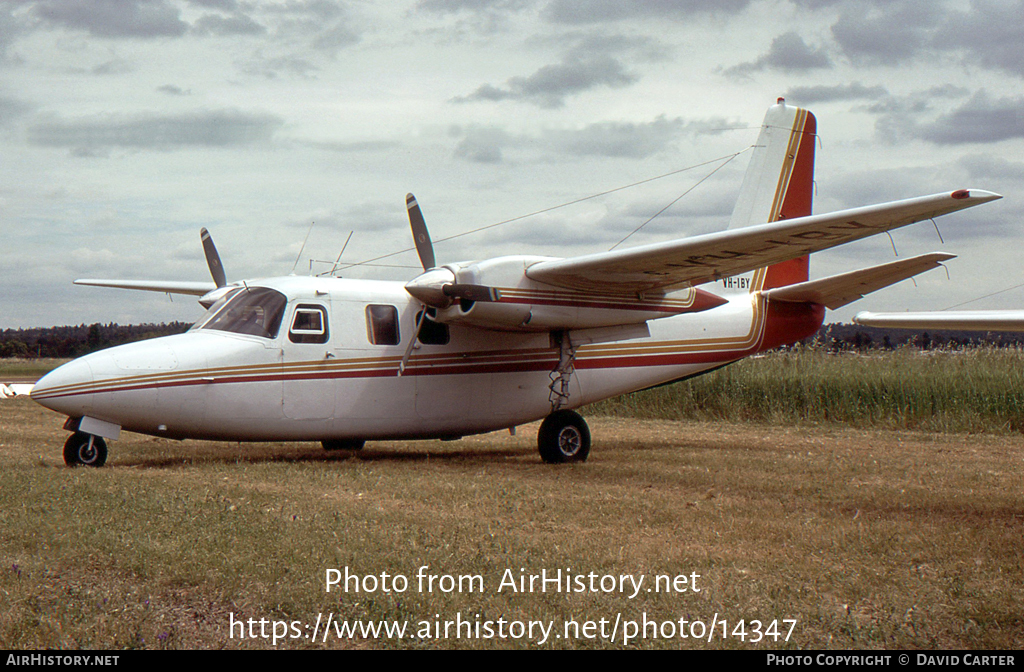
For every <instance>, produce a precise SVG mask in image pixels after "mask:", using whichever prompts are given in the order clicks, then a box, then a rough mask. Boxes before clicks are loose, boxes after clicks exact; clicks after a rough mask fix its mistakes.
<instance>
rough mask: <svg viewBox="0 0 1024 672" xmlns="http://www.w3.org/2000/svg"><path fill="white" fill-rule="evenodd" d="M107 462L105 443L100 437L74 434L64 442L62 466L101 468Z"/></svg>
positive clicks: (81, 433)
mask: <svg viewBox="0 0 1024 672" xmlns="http://www.w3.org/2000/svg"><path fill="white" fill-rule="evenodd" d="M106 461H107V442H106V441H104V440H103V437H101V436H94V435H92V434H86V433H85V432H75V433H74V434H72V435H71V436H69V437H68V440H67V441H65V442H64V464H66V465H68V466H69V467H77V466H78V465H80V464H82V465H85V466H87V467H102V466H103V465H104V464H105V463H106Z"/></svg>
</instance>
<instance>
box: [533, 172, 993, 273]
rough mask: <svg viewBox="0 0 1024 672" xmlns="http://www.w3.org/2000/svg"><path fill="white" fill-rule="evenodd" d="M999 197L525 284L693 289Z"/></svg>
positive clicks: (910, 205)
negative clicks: (689, 286)
mask: <svg viewBox="0 0 1024 672" xmlns="http://www.w3.org/2000/svg"><path fill="white" fill-rule="evenodd" d="M997 198H1002V197H1001V196H1000V195H999V194H994V193H992V192H989V191H981V190H977V189H970V190H967V189H961V190H958V191H953V192H945V193H941V194H934V195H932V196H922V197H920V198H911V199H907V200H904V201H895V202H892V203H883V204H880V205H871V206H867V207H863V208H854V209H852V210H843V211H840V212H833V213H829V214H825V215H811V216H808V217H797V218H794V219H787V220H782V221H779V222H774V223H771V224H760V225H758V226H749V227H745V228H740V229H733V230H728V231H720V232H718V233H709V234H705V235H701V236H694V237H692V238H683V239H680V240H675V241H669V242H665V243H655V244H652V245H642V246H639V247H634V248H629V249H625V250H614V251H612V252H600V253H597V254H589V255H584V256H580V257H571V258H569V259H553V260H550V261H541V262H538V263H536V264H534V265H532V266H530V267H529V268H528V269H526V275H527V277H529V278H531V279H532V280H536V281H538V282H543V283H546V284H550V285H555V286H557V287H566V288H569V289H577V290H583V291H604V292H646V291H651V290H654V289H659V288H669V287H682V286H686V285H691V286H692V285H699V284H703V283H705V282H711V281H713V280H718V279H720V278H724V277H728V276H730V275H736V274H738V273H746V272H747V271H753V270H756V269H759V268H762V267H765V266H770V265H772V264H777V263H780V262H783V261H787V260H789V259H796V258H798V257H802V256H804V255H807V254H810V253H812V252H817V251H819V250H825V249H828V248H831V247H835V246H837V245H842V244H844V243H849V242H851V241H854V240H860V239H861V238H866V237H868V236H872V235H875V234H878V233H882V232H884V231H889V230H891V229H896V228H899V227H901V226H906V225H908V224H913V223H914V222H920V221H923V220H927V219H931V218H933V217H938V216H940V215H945V214H948V213H951V212H956V211H957V210H963V209H964V208H969V207H971V206H975V205H980V204H982V203H987V202H988V201H993V200H995V199H997Z"/></svg>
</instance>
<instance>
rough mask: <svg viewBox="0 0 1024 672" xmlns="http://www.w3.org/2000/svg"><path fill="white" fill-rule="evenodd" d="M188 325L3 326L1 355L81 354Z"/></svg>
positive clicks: (0, 344) (0, 356) (61, 355)
mask: <svg viewBox="0 0 1024 672" xmlns="http://www.w3.org/2000/svg"><path fill="white" fill-rule="evenodd" d="M190 326H191V325H190V324H189V323H187V322H171V323H169V324H164V323H161V324H138V325H128V326H122V325H119V324H114V323H110V324H99V323H96V324H90V325H85V324H80V325H78V326H77V327H72V326H66V327H49V328H36V329H4V330H3V331H0V358H6V357H54V358H59V359H67V358H69V357H80V356H82V355H85V354H88V353H90V352H95V351H97V350H102V349H104V348H109V347H111V346H114V345H121V344H122V343H131V342H134V341H142V340H146V339H148V338H156V337H158V336H169V335H171V334H180V333H182V332H184V331H186V330H187V329H188V328H189V327H190Z"/></svg>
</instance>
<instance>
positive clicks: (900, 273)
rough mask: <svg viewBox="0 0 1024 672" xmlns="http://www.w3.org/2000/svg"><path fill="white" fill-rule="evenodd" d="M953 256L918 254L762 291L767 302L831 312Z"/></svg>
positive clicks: (937, 253)
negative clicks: (815, 306) (811, 305)
mask: <svg viewBox="0 0 1024 672" xmlns="http://www.w3.org/2000/svg"><path fill="white" fill-rule="evenodd" d="M955 257H956V255H955V254H944V253H942V252H933V253H932V254H922V255H921V256H918V257H911V258H909V259H900V260H899V261H892V262H889V263H888V264H881V265H880V266H872V267H871V268H862V269H860V270H859V271H850V272H849V273H841V274H839V275H833V276H831V277H828V278H822V279H821V280H810V281H808V282H801V283H799V284H796V285H789V286H786V287H779V288H777V289H770V290H768V291H767V292H764V296H766V297H767V298H768V299H769V300H771V301H789V302H797V303H817V304H820V305H822V306H825V307H826V308H829V309H830V310H835V309H837V308H842V307H843V306H845V305H846V304H848V303H853V302H854V301H856V300H857V299H860V298H861V297H863V296H864V295H865V294H870V293H871V292H874V291H875V290H879V289H882V288H883V287H888V286H889V285H893V284H896V283H897V282H899V281H900V280H906V279H907V278H910V277H913V276H915V275H917V274H919V273H924V272H925V271H930V270H931V269H933V268H937V267H938V266H940V265H941V263H942V262H943V261H949V260H950V259H953V258H955Z"/></svg>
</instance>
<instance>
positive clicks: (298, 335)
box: [288, 304, 330, 343]
mask: <svg viewBox="0 0 1024 672" xmlns="http://www.w3.org/2000/svg"><path fill="white" fill-rule="evenodd" d="M328 338H330V333H329V332H328V328H327V309H326V308H324V307H323V306H318V305H314V304H299V305H298V306H295V314H294V315H293V316H292V327H291V329H289V330H288V340H289V341H291V342H292V343H326V342H327V339H328Z"/></svg>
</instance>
